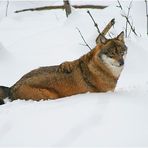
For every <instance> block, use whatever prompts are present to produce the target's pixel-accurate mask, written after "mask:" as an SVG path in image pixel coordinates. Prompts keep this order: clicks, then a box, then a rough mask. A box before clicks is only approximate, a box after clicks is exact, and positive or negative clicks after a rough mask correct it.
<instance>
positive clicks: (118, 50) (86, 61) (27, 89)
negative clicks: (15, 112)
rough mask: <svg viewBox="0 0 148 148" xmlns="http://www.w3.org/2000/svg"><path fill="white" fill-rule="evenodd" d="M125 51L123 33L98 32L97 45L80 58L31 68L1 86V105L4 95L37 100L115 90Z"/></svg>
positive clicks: (11, 97) (10, 97)
mask: <svg viewBox="0 0 148 148" xmlns="http://www.w3.org/2000/svg"><path fill="white" fill-rule="evenodd" d="M126 54H127V47H126V45H125V42H124V32H121V33H120V34H119V35H118V36H117V37H115V38H112V39H106V38H105V36H103V35H101V34H100V36H99V42H98V44H97V45H96V47H95V48H94V49H92V50H91V51H90V52H88V53H87V54H85V55H83V56H82V57H80V58H79V59H77V60H74V61H70V62H64V63H62V64H60V65H56V66H47V67H41V68H38V69H35V70H32V71H31V72H29V73H27V74H25V75H24V76H23V77H22V78H21V79H20V80H19V81H17V82H16V83H15V84H14V85H13V86H12V87H10V88H9V87H5V86H0V104H4V99H5V98H9V99H10V100H12V101H13V100H16V99H25V100H30V99H31V100H35V101H39V100H48V99H58V98H62V97H66V96H71V95H75V94H80V93H86V92H107V91H114V89H115V87H116V84H117V81H118V79H119V76H120V74H121V71H122V69H123V67H124V58H125V56H126Z"/></svg>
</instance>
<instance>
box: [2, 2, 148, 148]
mask: <svg viewBox="0 0 148 148" xmlns="http://www.w3.org/2000/svg"><path fill="white" fill-rule="evenodd" d="M74 2H75V1H74ZM89 2H90V1H89ZM41 3H42V4H41ZM45 3H47V2H44V3H43V2H22V3H19V2H11V3H10V6H9V13H8V14H9V15H8V17H4V16H3V14H4V8H5V7H4V5H5V2H2V4H3V5H2V4H1V5H0V7H3V9H0V11H2V12H3V13H1V16H0V18H1V19H0V67H1V68H0V76H1V77H0V85H5V86H11V85H13V84H14V83H15V82H16V81H17V80H18V79H19V78H20V77H21V76H22V75H23V74H25V73H27V72H28V71H30V70H32V69H35V68H37V67H39V66H45V65H56V64H60V63H61V62H63V61H65V60H66V61H67V60H74V59H76V58H79V57H80V56H82V55H83V54H85V53H87V52H88V51H89V49H88V48H87V47H85V46H82V45H81V44H83V41H82V39H81V37H80V35H79V33H78V31H77V30H76V27H78V28H79V29H80V30H81V32H82V33H83V35H84V36H85V39H86V40H87V42H88V43H89V45H90V46H91V47H94V46H95V38H96V36H97V31H96V28H94V26H93V23H92V21H91V19H90V17H89V16H88V14H87V13H86V10H73V13H72V15H71V16H70V17H69V18H68V19H67V18H66V17H65V13H64V11H62V10H58V11H55V10H53V11H44V12H43V11H42V12H25V13H20V14H13V13H12V12H13V11H14V10H18V9H21V8H27V7H32V6H40V5H44V4H45ZM50 3H52V4H57V2H56V3H54V1H51V2H50ZM59 3H60V2H59ZM75 3H76V2H75ZM78 3H79V2H78ZM95 3H96V2H95ZM101 3H102V4H103V1H102V2H101ZM106 3H107V2H105V4H106ZM122 4H123V6H124V9H125V11H126V12H127V5H128V4H129V2H122ZM109 5H110V6H109V7H108V8H106V9H104V10H91V13H92V15H93V16H94V18H95V20H96V21H97V22H98V25H99V27H100V29H103V27H104V26H105V24H107V23H108V22H109V21H110V20H111V19H112V18H115V19H116V24H115V27H114V28H113V29H112V30H111V32H112V33H114V34H115V36H116V35H117V34H119V33H120V32H121V31H122V30H123V29H124V27H125V20H124V18H123V17H122V16H121V15H120V14H121V13H123V12H121V11H120V9H119V8H117V7H116V5H117V3H116V1H113V2H112V4H111V2H109ZM131 17H132V20H133V24H134V26H135V28H136V31H137V33H138V35H139V37H136V36H135V35H134V34H133V33H131V35H130V37H129V38H127V39H126V44H127V46H128V55H127V59H126V63H125V68H124V70H123V72H122V74H121V77H120V79H119V81H118V85H117V88H116V90H115V92H114V93H112V92H108V93H92V94H90V93H87V94H80V95H76V96H71V97H67V98H63V99H59V100H55V101H40V102H33V101H21V100H17V101H14V102H11V103H7V104H5V105H2V106H0V147H4V146H9V147H16V146H19V147H21V146H28V147H29V146H31V147H33V146H40V147H44V146H46V147H53V146H58V147H61V146H79V147H81V146H89V147H92V146H95V147H98V146H113V147H115V146H118V147H119V146H135V147H136V146H137V147H142V146H148V140H147V139H148V116H147V114H148V77H147V76H148V68H147V63H148V49H147V46H148V42H147V36H146V16H145V3H144V1H136V2H135V1H134V2H133V6H132V9H131Z"/></svg>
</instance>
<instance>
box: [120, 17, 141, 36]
mask: <svg viewBox="0 0 148 148" xmlns="http://www.w3.org/2000/svg"><path fill="white" fill-rule="evenodd" d="M122 16H123V17H124V18H125V19H126V21H127V23H128V24H129V26H130V28H131V30H132V32H133V33H134V34H135V35H136V36H138V35H137V33H136V31H135V28H134V27H133V26H132V24H131V22H130V21H129V19H128V17H127V16H125V15H122Z"/></svg>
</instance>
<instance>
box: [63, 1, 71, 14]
mask: <svg viewBox="0 0 148 148" xmlns="http://www.w3.org/2000/svg"><path fill="white" fill-rule="evenodd" d="M63 2H64V8H65V11H66V16H67V17H68V16H69V15H70V14H71V6H70V3H69V0H63Z"/></svg>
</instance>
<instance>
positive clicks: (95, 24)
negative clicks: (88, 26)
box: [87, 11, 101, 34]
mask: <svg viewBox="0 0 148 148" xmlns="http://www.w3.org/2000/svg"><path fill="white" fill-rule="evenodd" d="M87 13H88V14H89V16H90V17H91V19H92V21H93V23H94V26H95V27H96V28H97V31H98V33H99V34H100V33H101V32H100V29H99V27H98V24H97V23H96V22H95V20H94V18H93V16H92V15H91V13H90V11H87Z"/></svg>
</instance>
